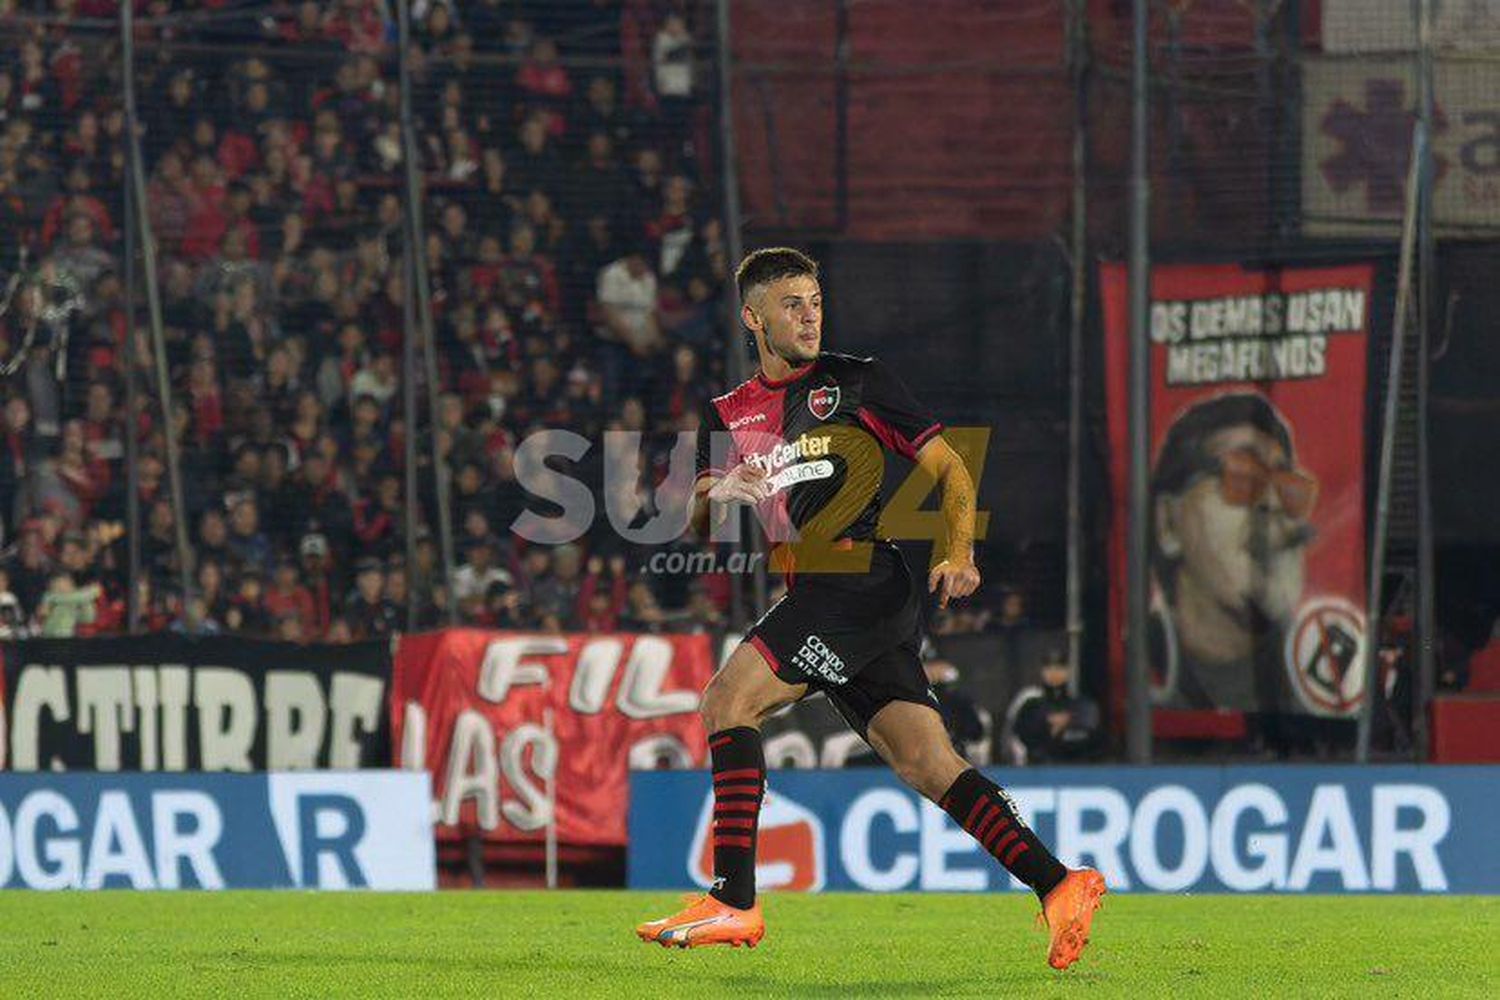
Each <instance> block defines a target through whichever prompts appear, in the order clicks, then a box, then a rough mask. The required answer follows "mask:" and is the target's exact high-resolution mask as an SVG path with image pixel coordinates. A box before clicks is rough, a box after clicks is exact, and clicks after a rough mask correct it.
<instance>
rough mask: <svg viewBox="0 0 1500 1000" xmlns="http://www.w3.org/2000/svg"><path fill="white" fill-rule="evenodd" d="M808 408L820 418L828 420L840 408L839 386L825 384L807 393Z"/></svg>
mask: <svg viewBox="0 0 1500 1000" xmlns="http://www.w3.org/2000/svg"><path fill="white" fill-rule="evenodd" d="M807 408H808V409H809V410H811V411H812V415H813V416H815V417H817V418H818V419H819V420H827V419H828V418H829V417H831V416H833V411H834V410H837V409H838V408H839V387H838V386H836V385H824V386H819V387H818V388H816V389H814V390H813V391H812V392H810V393H808V394H807Z"/></svg>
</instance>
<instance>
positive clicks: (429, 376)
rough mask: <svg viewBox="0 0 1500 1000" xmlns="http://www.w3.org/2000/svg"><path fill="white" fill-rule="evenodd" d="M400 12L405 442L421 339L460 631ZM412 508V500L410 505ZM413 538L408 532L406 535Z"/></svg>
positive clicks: (442, 535) (448, 578) (450, 617)
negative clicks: (407, 407)
mask: <svg viewBox="0 0 1500 1000" xmlns="http://www.w3.org/2000/svg"><path fill="white" fill-rule="evenodd" d="M396 10H397V15H398V28H399V31H398V42H397V44H398V45H399V46H400V49H399V51H398V52H397V54H396V59H397V64H398V67H399V73H400V87H401V159H402V160H403V162H404V166H405V178H406V197H405V199H404V202H405V208H406V211H405V212H404V213H403V222H404V223H405V232H406V258H407V261H408V266H407V272H406V289H405V299H406V301H407V302H408V303H410V304H411V307H412V311H410V312H409V313H408V316H409V317H411V318H412V320H413V321H411V322H409V323H408V325H407V328H406V330H405V332H404V336H405V339H406V342H407V344H408V349H407V353H406V359H405V361H404V364H405V366H406V372H405V381H406V384H408V385H410V386H411V393H412V397H411V402H410V407H411V409H410V412H409V414H408V415H407V418H406V419H407V420H408V421H409V423H408V424H407V428H406V436H407V440H408V441H410V442H413V443H415V440H416V436H417V423H416V413H417V404H416V395H415V393H416V384H415V383H416V377H417V361H416V344H417V338H418V337H420V342H421V346H422V359H423V371H424V372H425V375H424V379H425V381H426V382H427V410H428V423H429V430H430V431H431V433H432V475H433V480H434V482H433V495H434V496H435V497H436V502H437V511H436V514H437V524H438V550H439V552H440V553H441V560H442V567H443V587H444V590H445V592H446V594H447V601H446V605H445V607H446V615H445V617H446V618H447V621H448V624H450V625H456V624H458V606H457V604H456V603H455V602H454V600H453V570H454V565H453V519H452V512H451V511H450V510H449V509H448V507H449V505H448V486H449V483H448V460H447V458H446V457H444V455H443V454H442V451H441V449H439V448H438V434H439V430H440V428H439V427H438V420H437V417H438V371H437V355H436V353H435V348H434V345H433V331H432V292H431V288H430V287H429V285H428V281H427V238H426V235H425V233H424V227H423V225H422V178H421V175H420V172H419V171H418V169H417V134H416V127H415V125H414V124H413V122H412V114H411V60H410V58H409V52H408V50H409V49H410V47H411V3H410V0H397V4H396ZM408 454H410V452H408ZM410 502H411V501H410V499H408V503H409V504H410ZM413 516H415V515H414V514H413V515H409V517H413ZM411 533H412V532H411V530H410V528H408V534H411ZM409 558H410V557H409ZM412 568H413V567H412V566H411V564H410V562H408V566H407V573H410V572H411V571H412ZM407 603H408V604H409V605H410V604H412V603H413V602H412V601H411V600H410V599H409V598H408V602H407Z"/></svg>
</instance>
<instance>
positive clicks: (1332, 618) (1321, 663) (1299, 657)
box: [1284, 598, 1365, 715]
mask: <svg viewBox="0 0 1500 1000" xmlns="http://www.w3.org/2000/svg"><path fill="white" fill-rule="evenodd" d="M1341 637H1347V638H1349V639H1352V640H1353V641H1354V650H1353V654H1352V655H1351V656H1350V657H1349V660H1348V662H1347V663H1341V662H1340V661H1339V659H1338V658H1337V655H1336V654H1337V648H1336V647H1337V645H1338V643H1339V642H1340V641H1342V639H1341ZM1364 647H1365V617H1364V615H1363V614H1362V613H1360V611H1359V609H1358V608H1356V607H1355V606H1354V605H1352V604H1350V603H1349V602H1348V601H1344V600H1340V599H1337V598H1321V599H1318V600H1313V601H1309V602H1308V603H1307V604H1304V605H1303V606H1302V610H1301V611H1300V612H1299V614H1298V615H1297V625H1296V627H1295V628H1293V629H1292V631H1291V632H1290V634H1288V635H1287V639H1286V650H1285V653H1284V655H1285V657H1286V669H1287V674H1288V675H1289V676H1290V677H1291V680H1292V687H1293V689H1294V690H1295V691H1296V692H1297V697H1298V698H1300V699H1302V702H1303V704H1305V705H1306V706H1307V707H1308V708H1309V709H1311V710H1312V711H1314V712H1319V713H1322V714H1326V715H1352V714H1354V712H1355V710H1356V709H1357V708H1358V707H1359V704H1360V702H1361V701H1362V700H1363V699H1364V693H1365V662H1364Z"/></svg>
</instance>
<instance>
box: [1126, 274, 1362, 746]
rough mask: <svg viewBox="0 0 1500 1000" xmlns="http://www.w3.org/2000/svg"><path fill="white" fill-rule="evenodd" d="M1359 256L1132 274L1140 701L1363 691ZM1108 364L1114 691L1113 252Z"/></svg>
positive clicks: (1283, 707) (1180, 704)
mask: <svg viewBox="0 0 1500 1000" xmlns="http://www.w3.org/2000/svg"><path fill="white" fill-rule="evenodd" d="M1373 279H1374V268H1373V266H1372V265H1369V264H1350V265H1344V266H1337V267H1244V266H1240V265H1235V264H1190V265H1175V266H1159V267H1156V268H1154V269H1153V271H1152V280H1151V344H1150V422H1151V427H1150V442H1151V473H1150V476H1151V500H1150V510H1149V512H1148V516H1149V518H1150V529H1149V532H1150V539H1151V581H1152V582H1151V586H1152V593H1151V632H1150V637H1149V649H1150V656H1151V669H1152V677H1153V688H1152V701H1153V704H1155V705H1157V706H1162V707H1169V708H1184V709H1237V710H1242V711H1250V712H1299V713H1311V714H1316V715H1324V716H1335V717H1337V716H1349V715H1352V714H1353V713H1354V712H1355V711H1356V709H1357V708H1358V706H1359V703H1360V700H1361V698H1362V697H1363V693H1364V692H1363V673H1362V671H1361V669H1360V663H1361V659H1362V653H1361V651H1362V646H1363V632H1364V625H1365V508H1364V481H1365V427H1366V422H1365V395H1366V393H1365V389H1366V366H1367V357H1368V344H1369V334H1370V317H1371V311H1372V308H1373V305H1374V303H1373V296H1372V285H1373ZM1100 288H1101V294H1102V298H1103V313H1104V333H1105V338H1106V351H1107V362H1108V387H1107V392H1108V403H1109V432H1110V445H1111V463H1110V476H1111V483H1112V487H1113V490H1114V496H1115V497H1116V500H1117V502H1116V503H1115V505H1114V514H1113V519H1112V525H1111V534H1112V542H1111V546H1110V560H1111V567H1110V568H1111V580H1112V581H1113V583H1112V586H1111V592H1110V619H1111V631H1110V634H1111V677H1112V680H1113V683H1112V685H1111V686H1112V689H1113V691H1114V692H1115V700H1116V709H1117V711H1120V710H1121V706H1122V705H1123V700H1124V691H1125V685H1124V676H1125V650H1124V643H1125V639H1124V636H1125V625H1126V622H1125V620H1124V609H1125V594H1124V589H1125V579H1126V574H1125V533H1126V519H1127V512H1126V504H1125V502H1124V498H1125V497H1126V496H1127V495H1128V490H1129V487H1128V481H1129V467H1128V460H1129V450H1128V447H1127V411H1128V404H1127V398H1126V390H1127V374H1128V369H1129V307H1128V301H1127V299H1128V295H1127V285H1126V271H1125V268H1124V266H1122V265H1118V264H1106V265H1104V266H1103V268H1102V272H1101V274H1100Z"/></svg>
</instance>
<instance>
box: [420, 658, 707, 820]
mask: <svg viewBox="0 0 1500 1000" xmlns="http://www.w3.org/2000/svg"><path fill="white" fill-rule="evenodd" d="M710 642H711V641H710V638H709V637H708V636H707V635H627V634H617V635H561V634H546V633H532V632H489V631H480V630H476V629H453V630H448V631H444V632H435V633H431V634H427V635H414V636H406V637H403V638H402V640H401V643H400V647H399V649H398V650H397V653H396V670H395V678H394V680H393V682H392V697H391V733H392V744H393V746H394V748H395V757H396V766H398V767H406V768H426V769H427V770H429V771H431V772H432V791H433V796H434V798H435V800H436V801H435V803H434V807H435V808H434V814H435V816H436V821H437V826H436V829H437V836H438V839H439V840H443V839H455V838H463V837H468V836H472V835H474V834H479V835H481V836H483V837H484V838H485V839H486V840H491V841H501V842H516V841H535V840H538V839H540V838H541V836H542V833H543V830H544V828H545V827H546V825H547V821H548V819H549V809H548V797H547V785H548V781H549V778H550V779H551V781H552V782H553V783H554V784H555V788H556V801H557V836H558V840H559V841H560V842H562V843H565V844H575V845H595V846H599V845H621V846H622V845H624V844H625V843H626V840H627V833H626V823H625V820H626V809H627V805H628V795H629V776H628V771H629V770H630V769H631V768H637V769H640V768H660V767H697V766H701V765H702V764H703V763H704V762H705V760H706V758H707V744H706V738H705V735H704V732H703V725H702V723H701V722H700V721H699V718H698V698H699V693H700V692H701V691H702V690H703V687H704V685H705V684H706V683H707V682H708V678H709V676H710V675H711V674H712V673H713V669H714V657H713V649H712V646H711V644H710ZM549 715H550V725H549V721H548V720H549Z"/></svg>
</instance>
